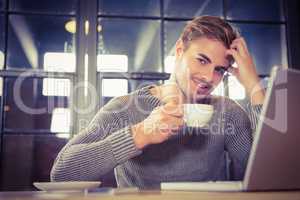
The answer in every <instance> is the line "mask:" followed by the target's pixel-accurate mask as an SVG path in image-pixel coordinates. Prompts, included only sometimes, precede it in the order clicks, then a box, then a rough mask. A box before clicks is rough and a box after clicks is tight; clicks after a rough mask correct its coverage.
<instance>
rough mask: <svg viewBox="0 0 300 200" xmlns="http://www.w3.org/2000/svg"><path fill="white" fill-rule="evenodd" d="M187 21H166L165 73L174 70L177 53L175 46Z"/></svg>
mask: <svg viewBox="0 0 300 200" xmlns="http://www.w3.org/2000/svg"><path fill="white" fill-rule="evenodd" d="M186 23H187V22H186V21H176V22H175V21H166V22H165V42H164V43H165V52H164V54H165V60H164V64H165V72H167V73H171V72H172V71H173V68H174V60H175V58H174V53H175V44H176V41H177V40H178V38H179V37H180V34H181V32H182V29H183V28H184V26H185V25H186Z"/></svg>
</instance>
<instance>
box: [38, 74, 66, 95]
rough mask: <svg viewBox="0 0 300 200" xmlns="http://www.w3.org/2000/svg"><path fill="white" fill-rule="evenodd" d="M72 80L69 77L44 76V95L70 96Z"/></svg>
mask: <svg viewBox="0 0 300 200" xmlns="http://www.w3.org/2000/svg"><path fill="white" fill-rule="evenodd" d="M70 87H71V82H70V80H69V79H59V78H44V79H43V95H44V96H70Z"/></svg>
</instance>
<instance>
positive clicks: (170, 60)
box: [165, 56, 175, 73]
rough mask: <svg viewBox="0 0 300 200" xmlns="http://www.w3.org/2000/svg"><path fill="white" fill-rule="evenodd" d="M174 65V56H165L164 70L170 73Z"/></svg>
mask: <svg viewBox="0 0 300 200" xmlns="http://www.w3.org/2000/svg"><path fill="white" fill-rule="evenodd" d="M174 67H175V56H167V57H166V58H165V72H166V73H172V72H173V70H174Z"/></svg>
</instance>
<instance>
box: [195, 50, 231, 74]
mask: <svg viewBox="0 0 300 200" xmlns="http://www.w3.org/2000/svg"><path fill="white" fill-rule="evenodd" d="M198 56H201V57H202V58H204V59H205V60H206V61H207V62H209V63H211V60H210V58H209V57H208V56H206V55H205V54H203V53H199V54H198ZM216 67H221V68H225V69H226V70H227V69H228V68H229V66H222V65H218V66H216Z"/></svg>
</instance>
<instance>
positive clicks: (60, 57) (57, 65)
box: [44, 52, 76, 72]
mask: <svg viewBox="0 0 300 200" xmlns="http://www.w3.org/2000/svg"><path fill="white" fill-rule="evenodd" d="M75 63H76V58H75V54H74V53H59V52H47V53H45V55H44V69H45V71H48V72H75V66H76V65H75Z"/></svg>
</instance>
